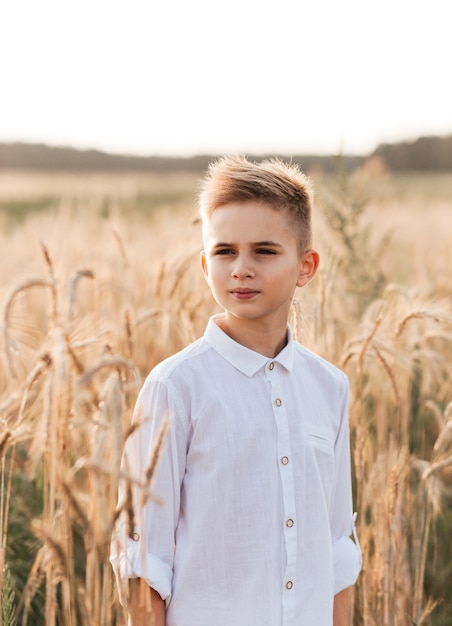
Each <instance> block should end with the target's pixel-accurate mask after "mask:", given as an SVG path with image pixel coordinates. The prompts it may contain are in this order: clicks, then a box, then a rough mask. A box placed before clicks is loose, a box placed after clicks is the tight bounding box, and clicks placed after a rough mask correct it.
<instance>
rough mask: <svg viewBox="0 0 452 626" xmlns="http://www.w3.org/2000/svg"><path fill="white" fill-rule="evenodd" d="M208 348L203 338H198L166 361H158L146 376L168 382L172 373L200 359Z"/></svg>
mask: <svg viewBox="0 0 452 626" xmlns="http://www.w3.org/2000/svg"><path fill="white" fill-rule="evenodd" d="M209 348H210V346H209V344H208V343H207V342H206V341H205V339H204V337H199V339H196V340H195V341H194V342H193V343H191V344H189V345H188V346H186V347H185V348H183V349H182V350H179V352H175V353H174V354H172V355H170V356H168V357H167V358H166V359H163V361H160V363H158V364H157V365H156V366H155V367H154V368H153V369H152V370H151V372H150V373H149V374H148V378H151V379H152V378H153V379H159V380H168V379H169V378H171V376H172V375H173V374H174V372H176V371H177V370H179V369H181V368H182V369H184V368H185V366H188V365H189V364H190V363H191V362H193V360H196V359H197V358H198V357H202V355H203V354H204V353H205V352H206V351H207V350H209Z"/></svg>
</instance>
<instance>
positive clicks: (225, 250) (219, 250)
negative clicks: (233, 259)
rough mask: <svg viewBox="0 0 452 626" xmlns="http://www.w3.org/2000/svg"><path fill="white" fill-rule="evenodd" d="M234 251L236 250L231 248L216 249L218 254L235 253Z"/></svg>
mask: <svg viewBox="0 0 452 626" xmlns="http://www.w3.org/2000/svg"><path fill="white" fill-rule="evenodd" d="M233 252H234V251H233V250H231V249H230V248H219V249H218V250H215V254H216V255H225V254H233Z"/></svg>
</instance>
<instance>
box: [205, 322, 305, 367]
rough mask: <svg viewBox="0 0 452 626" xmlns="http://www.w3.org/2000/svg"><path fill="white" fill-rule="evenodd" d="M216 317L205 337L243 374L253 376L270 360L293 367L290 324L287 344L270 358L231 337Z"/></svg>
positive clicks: (210, 323)
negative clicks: (220, 325) (222, 328)
mask: <svg viewBox="0 0 452 626" xmlns="http://www.w3.org/2000/svg"><path fill="white" fill-rule="evenodd" d="M216 317H217V316H215V315H214V316H213V317H211V318H210V320H209V322H208V324H207V328H206V330H205V333H204V338H205V340H206V341H207V343H208V344H209V345H210V346H212V348H213V349H214V350H215V351H216V352H218V354H220V355H221V356H222V357H223V358H224V359H226V360H227V361H228V363H230V364H231V365H233V366H234V367H235V368H236V369H238V370H239V371H241V372H242V373H243V374H245V375H246V376H250V377H251V376H253V375H254V374H255V373H256V372H257V371H258V370H260V369H261V368H262V367H264V366H265V365H266V364H267V363H269V362H270V361H273V362H276V363H279V364H280V365H282V366H283V367H284V368H285V369H287V370H289V371H290V370H291V369H292V367H293V359H294V343H295V342H294V339H293V333H292V329H291V328H290V326H289V325H288V326H287V339H288V341H287V345H286V346H285V347H284V348H283V349H282V350H281V352H280V353H279V354H278V355H277V356H276V357H275V358H274V359H270V358H268V357H266V356H264V355H263V354H259V352H255V351H254V350H250V349H249V348H246V347H245V346H242V345H241V344H240V343H237V342H236V341H234V340H233V339H231V337H229V335H227V334H226V333H225V332H224V331H222V330H221V328H220V327H219V326H218V324H217V323H216V321H215V318H216Z"/></svg>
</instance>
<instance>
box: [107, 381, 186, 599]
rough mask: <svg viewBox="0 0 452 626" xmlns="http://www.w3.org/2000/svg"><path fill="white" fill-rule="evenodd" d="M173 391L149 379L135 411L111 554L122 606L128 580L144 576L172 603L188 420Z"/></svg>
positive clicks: (124, 466) (168, 385) (124, 456)
mask: <svg viewBox="0 0 452 626" xmlns="http://www.w3.org/2000/svg"><path fill="white" fill-rule="evenodd" d="M170 387H171V385H170V383H167V382H165V384H163V383H161V382H159V381H156V380H153V379H152V377H149V378H148V379H147V381H146V382H145V384H144V386H143V388H142V390H141V392H140V395H139V397H138V400H137V403H136V407H135V412H134V417H133V424H134V426H135V429H134V430H133V433H132V435H131V436H130V437H129V438H128V440H127V442H126V445H125V449H124V454H123V461H122V465H121V470H122V473H121V480H120V487H119V507H120V510H121V513H120V515H119V518H118V521H117V524H116V527H115V531H114V533H113V537H112V542H111V551H110V562H111V564H112V566H113V569H114V572H115V575H116V580H117V587H118V591H119V595H120V600H121V602H122V604H124V605H125V604H126V603H127V583H128V580H129V579H130V578H143V579H144V580H145V581H146V582H147V583H148V585H149V586H150V587H152V588H153V589H155V590H156V591H157V592H158V593H159V594H160V596H161V597H162V599H163V600H165V601H166V603H167V604H168V602H169V601H170V599H171V590H172V572H173V560H174V548H175V529H176V526H177V521H178V516H179V508H180V486H181V482H182V479H183V474H184V471H185V457H186V449H187V428H186V423H187V422H186V420H185V419H184V418H185V410H184V408H183V406H182V402H181V401H180V400H179V395H178V393H177V390H175V389H172V388H170ZM162 435H163V436H162ZM159 441H161V446H160V449H159V451H157V450H156V447H157V446H158V442H159ZM155 455H157V457H155ZM156 458H157V462H156V463H155V468H154V471H153V473H152V477H148V479H147V478H146V473H147V469H148V468H149V467H151V466H154V462H155V460H156ZM128 493H131V495H132V502H131V504H132V506H130V504H129V503H127V497H128V496H127V494H128ZM129 499H130V498H129ZM131 509H132V510H131ZM132 511H133V512H132Z"/></svg>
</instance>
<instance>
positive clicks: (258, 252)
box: [256, 248, 276, 254]
mask: <svg viewBox="0 0 452 626" xmlns="http://www.w3.org/2000/svg"><path fill="white" fill-rule="evenodd" d="M256 252H257V254H276V252H275V251H274V250H270V249H269V248H259V249H258V250H256Z"/></svg>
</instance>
